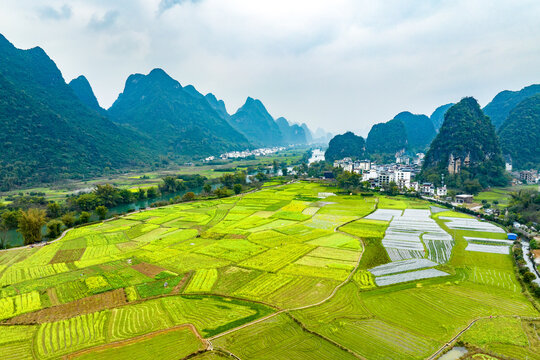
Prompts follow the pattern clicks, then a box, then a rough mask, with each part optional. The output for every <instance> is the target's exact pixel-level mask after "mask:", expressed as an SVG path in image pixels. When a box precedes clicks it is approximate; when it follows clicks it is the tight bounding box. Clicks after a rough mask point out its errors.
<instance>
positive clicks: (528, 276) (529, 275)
mask: <svg viewBox="0 0 540 360" xmlns="http://www.w3.org/2000/svg"><path fill="white" fill-rule="evenodd" d="M534 279H536V275H534V274H533V273H532V272H530V271H527V272H526V273H525V274H523V281H525V282H526V283H530V282H531V281H533V280H534Z"/></svg>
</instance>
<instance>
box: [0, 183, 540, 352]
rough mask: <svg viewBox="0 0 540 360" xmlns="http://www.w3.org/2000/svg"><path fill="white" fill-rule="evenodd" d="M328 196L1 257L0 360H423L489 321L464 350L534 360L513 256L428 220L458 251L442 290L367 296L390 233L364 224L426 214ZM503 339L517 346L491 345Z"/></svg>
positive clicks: (293, 198)
mask: <svg viewBox="0 0 540 360" xmlns="http://www.w3.org/2000/svg"><path fill="white" fill-rule="evenodd" d="M336 191H337V190H336V189H335V188H332V187H328V186H325V185H321V184H317V183H307V182H296V183H292V184H288V185H282V186H269V187H265V188H264V189H263V190H261V191H258V192H253V193H249V194H244V195H241V196H237V197H231V198H225V199H220V200H208V201H198V202H191V203H183V204H177V205H171V206H167V207H163V208H156V209H152V210H148V211H144V212H141V213H136V214H130V215H128V216H125V217H122V218H120V219H116V220H111V221H106V222H103V223H98V224H94V225H89V226H86V227H81V228H76V229H73V230H70V231H69V232H68V233H67V235H66V236H65V237H64V238H63V239H61V240H59V241H56V242H53V243H50V244H49V245H46V246H42V247H34V248H20V249H13V250H7V251H3V252H0V322H1V324H0V353H1V354H2V358H6V359H11V358H17V359H18V358H44V359H55V358H61V357H66V358H84V359H94V358H96V359H102V358H103V359H105V358H120V359H121V358H140V359H146V358H156V357H158V358H165V359H167V358H175V359H177V358H184V357H186V356H191V358H194V359H224V358H227V355H226V354H228V353H232V354H234V355H236V356H238V357H239V358H241V359H347V358H355V357H364V358H368V359H379V358H380V359H386V358H410V359H420V358H425V357H428V356H429V355H430V354H433V353H434V352H435V351H436V350H437V349H438V348H439V347H441V346H442V345H443V344H445V343H446V342H447V341H449V340H450V339H451V338H452V337H453V336H455V335H456V334H457V333H458V332H459V331H461V330H462V329H463V328H465V327H466V326H467V325H468V324H469V323H470V322H471V321H473V320H475V319H478V318H489V316H494V317H496V316H501V317H500V318H497V321H492V322H488V321H485V322H484V321H479V322H477V325H478V326H476V325H475V326H474V327H471V329H470V330H469V331H467V332H465V333H464V335H463V336H462V337H463V341H465V342H467V343H470V344H471V346H476V347H479V348H482V349H485V351H486V353H490V354H491V353H497V354H499V353H500V354H502V355H506V354H510V353H511V352H512V351H519V354H525V355H528V354H534V353H535V352H536V353H538V350H540V348H539V343H540V341H535V340H534V339H535V338H534V336H538V334H537V333H535V331H536V326H537V325H538V323H537V322H536V320H535V319H537V318H538V312H537V311H536V310H535V308H534V307H533V306H532V304H531V303H530V302H529V300H528V299H527V298H526V297H525V296H524V295H523V294H522V292H521V285H520V284H519V282H518V281H517V280H516V277H515V274H514V269H513V263H512V259H511V257H510V255H499V254H486V253H479V252H470V251H465V247H466V245H467V244H466V243H467V242H466V240H465V238H464V236H471V233H470V232H467V231H459V230H458V231H453V230H452V231H450V230H449V229H448V228H447V227H446V226H445V221H444V220H441V219H438V216H433V218H434V219H435V220H436V221H437V223H438V224H439V225H440V226H441V227H442V228H443V229H444V230H446V231H448V232H449V233H450V234H451V235H452V236H453V237H454V239H455V246H454V249H453V252H452V257H451V259H450V262H449V263H448V264H445V265H443V266H439V268H441V270H443V271H445V272H448V273H449V274H450V276H447V277H444V278H433V279H429V280H420V281H413V282H408V283H402V284H398V285H391V286H384V287H378V286H376V283H375V278H374V276H373V275H372V274H371V273H370V272H369V271H368V269H371V268H372V267H374V266H377V265H381V264H386V263H388V262H390V259H389V257H388V254H387V253H386V250H385V248H384V247H383V245H382V243H381V240H382V238H383V237H384V234H385V231H386V229H387V227H388V222H385V221H377V220H366V219H363V217H365V216H366V215H368V214H370V213H371V212H373V211H374V210H375V209H376V208H377V207H379V208H392V209H428V208H429V203H427V202H423V201H421V200H418V199H410V198H406V197H396V198H386V197H383V196H380V197H377V196H366V197H363V196H360V195H338V196H329V197H327V198H325V199H320V198H319V197H318V195H319V194H320V193H331V192H336ZM441 214H445V215H446V216H452V215H454V214H453V213H451V212H447V213H441ZM472 235H474V234H472ZM476 235H478V234H476ZM488 235H490V234H482V236H488ZM491 235H493V234H491ZM493 236H495V237H497V236H498V237H500V236H504V234H502V235H493ZM266 317H267V318H266ZM263 318H265V319H263ZM518 323H519V324H520V326H521V329H522V332H519V331H518V330H519V329H518V326H517V324H518ZM499 327H500V328H504V329H508V333H509V334H512V337H511V338H508V339H506V340H507V341H506V340H505V339H501V338H500V337H497V334H496V329H497V328H499ZM538 327H539V328H540V326H538ZM490 334H491V335H490ZM535 334H536V335H535ZM533 335H534V336H533ZM366 339H369V341H366ZM524 339H525V340H526V341H524ZM503 340H504V341H503ZM211 348H213V349H214V350H213V351H205V350H208V349H211ZM199 351H201V353H198V354H195V353H197V352H199ZM204 351H205V352H204Z"/></svg>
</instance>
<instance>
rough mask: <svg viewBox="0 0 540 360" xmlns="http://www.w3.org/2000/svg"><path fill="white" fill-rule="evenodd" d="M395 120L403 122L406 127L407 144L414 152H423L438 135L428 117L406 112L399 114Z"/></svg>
mask: <svg viewBox="0 0 540 360" xmlns="http://www.w3.org/2000/svg"><path fill="white" fill-rule="evenodd" d="M394 120H401V121H402V122H403V125H405V131H406V132H407V144H408V145H409V148H410V149H411V150H413V151H416V150H418V151H423V150H424V149H425V148H426V147H427V146H429V144H430V143H431V140H433V138H434V137H435V135H436V134H437V133H436V131H435V127H434V126H433V123H432V122H431V120H430V119H429V118H428V117H427V116H426V115H417V114H411V113H410V112H408V111H404V112H401V113H399V114H397V115H396V116H395V117H394Z"/></svg>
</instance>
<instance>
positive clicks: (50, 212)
mask: <svg viewBox="0 0 540 360" xmlns="http://www.w3.org/2000/svg"><path fill="white" fill-rule="evenodd" d="M61 212H62V208H61V207H60V205H59V204H58V203H55V202H50V203H48V204H47V217H49V218H51V219H56V218H57V217H60V215H61Z"/></svg>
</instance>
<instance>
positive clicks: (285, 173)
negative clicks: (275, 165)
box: [281, 166, 289, 176]
mask: <svg viewBox="0 0 540 360" xmlns="http://www.w3.org/2000/svg"><path fill="white" fill-rule="evenodd" d="M288 171H289V170H288V169H287V167H286V166H284V167H283V168H282V169H281V174H282V175H283V176H287V172H288Z"/></svg>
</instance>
